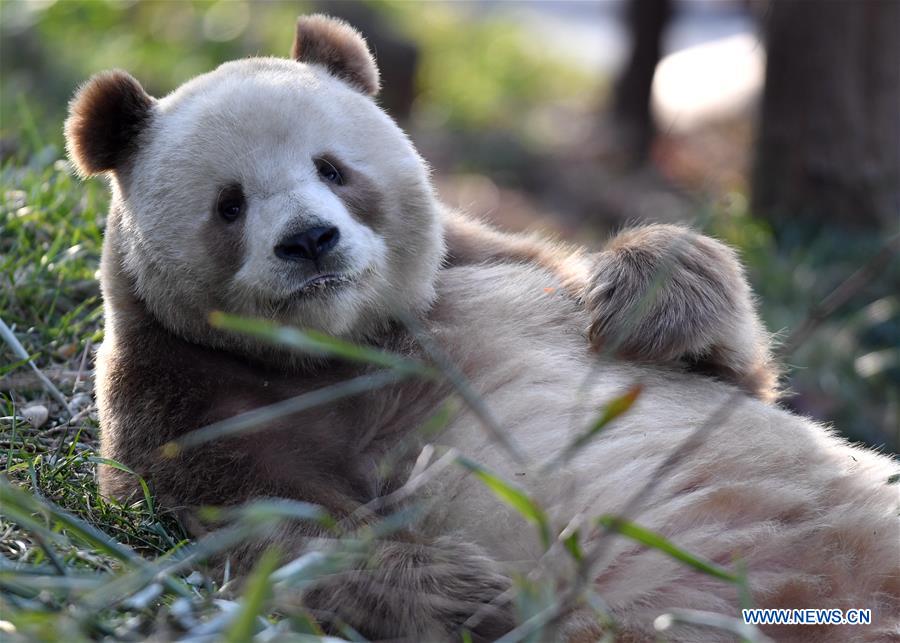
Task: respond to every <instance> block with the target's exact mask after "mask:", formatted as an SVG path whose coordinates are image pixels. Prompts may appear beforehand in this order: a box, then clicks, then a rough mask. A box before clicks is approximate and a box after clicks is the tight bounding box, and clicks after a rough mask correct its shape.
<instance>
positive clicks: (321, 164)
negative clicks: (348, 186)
mask: <svg viewBox="0 0 900 643" xmlns="http://www.w3.org/2000/svg"><path fill="white" fill-rule="evenodd" d="M313 162H314V163H315V164H316V169H317V170H318V171H319V176H321V177H322V178H323V179H325V180H326V181H328V182H329V183H334V184H335V185H343V184H344V177H343V176H341V172H340V170H338V169H337V168H336V167H335V166H334V164H332V163H330V162H329V161H326V160H325V159H315V160H314V161H313Z"/></svg>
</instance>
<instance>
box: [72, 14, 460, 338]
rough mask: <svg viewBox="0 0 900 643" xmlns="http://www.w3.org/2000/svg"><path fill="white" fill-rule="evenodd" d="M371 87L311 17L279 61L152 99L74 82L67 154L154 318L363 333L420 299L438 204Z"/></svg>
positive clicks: (133, 84)
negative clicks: (95, 181)
mask: <svg viewBox="0 0 900 643" xmlns="http://www.w3.org/2000/svg"><path fill="white" fill-rule="evenodd" d="M378 88H379V81H378V70H377V67H376V65H375V62H374V60H373V58H372V56H371V55H370V53H369V51H368V49H367V47H366V44H365V41H364V40H363V39H362V37H361V36H360V35H359V34H358V33H357V32H356V31H355V30H353V29H352V28H351V27H349V26H348V25H346V24H344V23H342V22H340V21H337V20H334V19H331V18H328V17H324V16H308V17H302V18H300V19H299V20H298V23H297V30H296V37H295V40H294V45H293V49H292V57H291V59H278V58H250V59H244V60H239V61H234V62H229V63H226V64H224V65H222V66H220V67H219V68H218V69H216V70H215V71H212V72H210V73H208V74H204V75H202V76H199V77H197V78H194V79H192V80H191V81H189V82H187V83H185V84H184V85H182V86H181V87H180V88H178V89H177V90H176V91H174V92H173V93H172V94H170V95H168V96H166V97H165V98H162V99H154V98H152V97H150V96H149V95H148V94H147V93H146V92H145V91H144V90H143V88H142V87H141V85H140V84H139V83H138V82H137V81H136V80H135V79H134V78H132V77H131V76H130V75H128V74H127V73H125V72H122V71H111V72H105V73H102V74H98V75H97V76H95V77H93V78H92V79H91V80H89V81H88V82H87V83H86V84H85V86H84V87H82V88H81V89H80V90H79V92H78V93H77V94H76V96H75V98H74V99H73V100H72V103H71V105H70V115H69V118H68V120H67V121H66V128H65V130H66V140H67V146H68V150H69V154H70V157H71V159H72V161H73V163H74V165H75V167H76V168H77V169H78V171H79V172H80V173H81V174H83V175H94V174H98V173H106V174H108V176H109V177H110V184H111V189H112V192H113V207H112V210H111V218H110V226H111V228H112V227H114V230H111V232H114V233H115V234H114V235H112V234H109V235H108V241H107V243H115V244H116V246H117V247H116V248H115V251H116V253H117V256H119V257H120V258H121V260H120V263H121V268H122V272H123V273H125V274H126V275H127V277H128V278H129V279H130V282H131V285H132V288H131V289H132V291H133V293H134V295H135V296H136V297H137V298H138V299H139V300H140V301H142V302H143V303H144V304H145V306H146V307H147V309H148V310H149V311H150V312H151V313H152V314H153V315H154V316H155V317H156V318H157V319H158V320H159V321H160V322H161V323H162V324H163V325H165V326H166V327H168V328H169V329H170V330H172V331H173V332H176V333H178V334H181V335H184V336H187V337H188V338H192V339H201V341H203V340H205V339H208V337H207V335H208V332H209V329H208V327H207V319H208V315H209V313H210V312H211V311H213V310H223V311H226V312H230V313H233V314H239V315H246V316H255V317H264V318H268V319H272V320H275V321H278V322H281V323H287V324H292V325H296V326H301V327H308V328H315V329H318V330H322V331H324V332H328V333H330V334H334V335H342V336H350V337H354V336H356V337H358V336H360V335H363V334H365V333H367V332H372V331H373V329H376V328H378V327H380V326H381V325H383V324H384V323H385V322H386V321H388V320H390V319H391V317H392V316H393V315H395V314H396V313H397V312H398V311H402V312H404V313H407V314H408V313H415V312H417V311H420V310H423V309H425V308H427V307H428V306H429V305H430V303H431V301H432V299H433V297H434V279H435V276H436V273H437V269H438V267H439V264H440V261H441V257H442V255H443V241H442V233H441V228H440V221H439V214H438V213H439V210H438V204H437V201H436V199H435V197H434V194H433V188H432V186H431V183H430V180H429V175H428V169H427V167H426V165H425V163H424V162H423V161H422V159H421V158H420V156H419V155H418V154H417V152H416V151H415V149H414V148H413V146H412V144H411V143H410V141H409V140H408V139H407V137H406V136H405V135H404V133H403V132H402V131H401V130H400V129H399V128H398V127H397V125H396V124H395V123H394V122H393V121H392V120H391V119H390V118H389V117H388V116H387V115H386V114H385V113H384V112H383V111H382V110H381V109H380V108H379V107H378V106H377V105H376V104H375V102H374V100H373V97H374V95H375V94H376V93H377V91H378Z"/></svg>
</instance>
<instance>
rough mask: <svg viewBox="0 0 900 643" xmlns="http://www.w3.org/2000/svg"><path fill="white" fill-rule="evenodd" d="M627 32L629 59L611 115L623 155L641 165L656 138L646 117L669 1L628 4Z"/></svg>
mask: <svg viewBox="0 0 900 643" xmlns="http://www.w3.org/2000/svg"><path fill="white" fill-rule="evenodd" d="M627 11H628V16H627V21H628V31H629V34H630V36H631V56H630V58H629V60H628V64H627V66H626V67H625V71H624V72H623V73H622V75H621V76H620V77H619V80H618V82H617V83H616V89H615V95H614V98H613V100H614V102H613V115H614V116H615V119H616V124H617V126H618V127H619V128H620V129H619V138H620V140H621V142H622V146H623V148H624V151H625V152H626V153H627V154H628V156H629V157H630V160H632V161H634V162H638V163H640V162H643V161H645V160H646V159H647V156H648V154H649V152H650V144H651V143H652V142H653V137H654V135H655V134H656V127H655V124H654V122H653V115H652V114H651V113H650V90H651V88H652V86H653V74H654V72H655V71H656V64H657V63H658V62H659V58H660V55H661V52H662V35H663V31H664V30H665V27H666V23H667V22H668V20H669V16H670V15H671V13H672V2H671V0H629V3H628V9H627Z"/></svg>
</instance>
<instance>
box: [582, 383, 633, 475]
mask: <svg viewBox="0 0 900 643" xmlns="http://www.w3.org/2000/svg"><path fill="white" fill-rule="evenodd" d="M643 388H644V387H643V386H642V385H641V384H635V385H634V386H632V387H631V388H629V389H628V390H627V391H625V393H623V394H622V395H620V396H618V397H616V398H614V399H613V400H611V401H610V402H607V403H606V405H604V407H603V411H602V412H601V413H600V416H599V417H598V418H597V419H596V420H594V421H593V422H592V423H591V425H590V427H588V429H587V431H585V432H584V433H582V434H581V435H579V436H578V437H577V438H575V439H574V440H573V441H572V443H571V444H570V445H569V446H568V447H566V449H565V451H564V453H565V457H567V458H568V457H570V456H572V455H573V454H574V453H575V452H576V451H578V450H579V449H581V448H582V447H583V446H584V445H585V444H587V443H588V442H590V441H591V440H593V439H594V438H595V437H597V435H598V434H599V433H600V432H601V431H603V429H605V428H606V427H607V426H609V424H610V423H611V422H612V421H613V420H615V419H616V418H617V417H619V416H620V415H622V414H623V413H625V412H626V411H628V409H630V408H631V407H632V405H633V404H634V403H635V401H636V400H637V399H638V397H640V395H641V391H642V390H643Z"/></svg>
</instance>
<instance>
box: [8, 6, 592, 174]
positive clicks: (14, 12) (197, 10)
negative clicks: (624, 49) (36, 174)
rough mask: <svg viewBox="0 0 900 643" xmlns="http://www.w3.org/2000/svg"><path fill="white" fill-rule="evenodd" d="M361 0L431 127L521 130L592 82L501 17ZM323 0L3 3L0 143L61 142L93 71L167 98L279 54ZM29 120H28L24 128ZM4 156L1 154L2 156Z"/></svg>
mask: <svg viewBox="0 0 900 643" xmlns="http://www.w3.org/2000/svg"><path fill="white" fill-rule="evenodd" d="M369 5H370V6H371V7H372V8H373V9H374V10H376V11H377V12H379V13H380V14H381V15H382V16H383V17H384V18H385V19H386V20H387V21H388V22H389V23H390V24H391V25H392V27H395V28H396V29H397V30H398V31H400V32H401V33H402V34H403V35H404V36H405V37H406V38H409V39H410V40H411V41H413V42H414V43H415V44H416V46H417V47H418V49H419V68H418V76H417V81H416V82H417V94H418V97H417V99H416V101H415V105H414V109H415V112H416V114H417V115H418V116H419V117H421V118H424V119H425V120H426V122H428V123H429V124H430V125H432V126H445V125H446V126H452V127H457V128H463V129H473V128H475V129H478V128H485V127H504V128H509V127H520V128H521V127H523V126H524V125H525V122H526V118H527V116H528V114H529V112H530V110H531V108H532V107H533V106H534V105H537V104H540V103H542V102H546V100H547V97H548V96H553V97H556V98H557V99H566V98H567V99H569V100H578V99H579V97H582V96H584V95H586V94H587V95H593V92H586V91H585V90H586V89H588V88H590V87H591V83H592V82H593V81H591V79H590V78H589V77H588V76H587V75H586V74H584V73H580V72H578V71H575V70H573V69H572V67H571V65H565V64H563V63H561V62H560V61H559V60H556V59H555V58H554V57H553V55H552V54H551V53H548V52H546V51H542V50H541V48H539V47H535V46H534V44H533V43H532V42H530V41H529V40H528V38H526V36H525V34H524V33H523V32H522V30H521V28H519V27H518V26H517V25H515V24H513V23H511V22H510V21H509V20H508V19H503V17H502V16H497V17H496V18H488V19H485V18H484V17H479V18H478V19H477V20H476V19H474V16H472V15H469V12H470V10H473V9H474V7H468V6H467V5H465V4H456V5H446V4H437V3H417V2H402V1H394V2H372V3H369ZM319 10H325V11H327V10H328V4H327V3H313V2H297V1H291V2H286V1H283V0H270V1H267V2H259V3H251V2H245V1H242V0H219V1H216V2H210V1H208V0H178V1H177V2H175V1H169V0H145V1H142V2H133V1H127V0H124V1H123V0H65V1H56V2H54V1H52V0H51V1H46V0H33V1H30V2H22V1H20V0H12V1H8V2H4V3H3V5H2V8H0V11H2V20H0V43H2V44H0V75H2V87H0V90H2V91H0V135H2V137H3V138H4V139H6V147H7V148H9V147H10V146H12V147H13V150H15V149H17V148H19V147H20V143H21V141H17V140H15V139H17V138H18V137H19V136H20V135H22V133H23V132H24V131H26V130H27V131H29V132H30V133H31V134H35V135H38V136H39V139H38V141H34V140H32V141H29V143H31V147H32V149H34V148H35V147H40V146H35V145H34V143H35V142H41V143H54V144H56V145H60V144H61V142H62V132H61V123H62V121H63V119H64V115H65V106H66V103H67V101H68V100H69V98H70V97H71V96H72V94H73V92H74V90H75V88H76V87H77V86H78V84H79V83H81V82H83V81H84V80H86V79H87V78H88V77H89V76H90V75H91V74H93V73H96V72H98V71H101V70H104V69H109V68H114V67H117V68H122V69H125V70H127V71H129V72H130V73H131V74H132V75H134V76H135V77H136V78H138V79H139V80H140V81H141V83H142V84H143V85H144V86H145V88H146V89H147V91H148V92H150V93H151V94H153V95H157V96H159V95H164V94H166V93H168V92H169V91H171V90H172V89H174V88H175V87H177V86H178V85H180V84H181V83H183V82H184V81H186V80H188V79H189V78H191V77H193V76H195V75H197V74H201V73H204V72H207V71H209V70H211V69H213V68H215V67H216V66H217V65H219V64H220V63H222V62H225V61H228V60H232V59H234V58H240V57H245V56H255V55H272V56H285V55H287V52H288V50H289V49H290V45H291V41H292V39H293V23H294V20H295V19H296V17H297V15H299V14H302V13H310V12H314V11H319ZM27 121H32V122H33V126H32V127H29V123H28V122H27ZM8 155H9V152H7V153H6V154H5V156H8Z"/></svg>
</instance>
